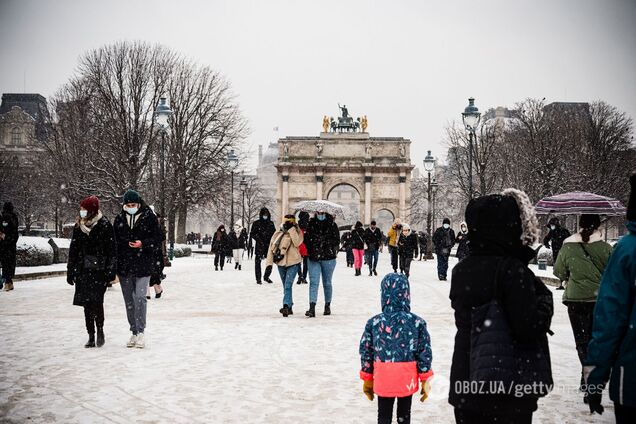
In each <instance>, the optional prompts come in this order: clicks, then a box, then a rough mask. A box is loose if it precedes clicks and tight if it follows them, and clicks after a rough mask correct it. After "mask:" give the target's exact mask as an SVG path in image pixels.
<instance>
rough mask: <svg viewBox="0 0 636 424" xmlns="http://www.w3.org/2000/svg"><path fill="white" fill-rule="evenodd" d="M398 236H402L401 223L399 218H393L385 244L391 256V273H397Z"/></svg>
mask: <svg viewBox="0 0 636 424" xmlns="http://www.w3.org/2000/svg"><path fill="white" fill-rule="evenodd" d="M400 234H402V221H401V220H400V218H395V220H394V221H393V225H391V228H390V229H389V231H387V233H386V235H387V238H388V242H387V244H388V245H389V255H391V267H392V268H393V272H397V270H398V265H399V264H398V251H397V244H398V239H399V238H400Z"/></svg>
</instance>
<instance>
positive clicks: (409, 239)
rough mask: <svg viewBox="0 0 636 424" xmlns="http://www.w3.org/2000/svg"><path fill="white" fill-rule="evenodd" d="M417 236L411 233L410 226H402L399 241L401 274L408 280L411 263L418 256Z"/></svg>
mask: <svg viewBox="0 0 636 424" xmlns="http://www.w3.org/2000/svg"><path fill="white" fill-rule="evenodd" d="M418 244H419V243H418V241H417V234H415V233H413V232H412V231H411V226H410V225H409V224H406V223H404V224H402V235H401V236H400V238H399V239H398V245H397V249H398V256H399V260H400V272H402V274H404V275H406V278H407V279H408V278H409V276H410V275H411V261H413V258H414V257H416V256H417V253H418V252H417V248H418Z"/></svg>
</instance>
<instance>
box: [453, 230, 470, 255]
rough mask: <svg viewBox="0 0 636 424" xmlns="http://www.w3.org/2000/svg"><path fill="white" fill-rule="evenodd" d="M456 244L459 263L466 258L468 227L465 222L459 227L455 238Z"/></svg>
mask: <svg viewBox="0 0 636 424" xmlns="http://www.w3.org/2000/svg"><path fill="white" fill-rule="evenodd" d="M455 243H457V260H459V261H461V260H462V259H464V258H465V257H466V256H468V227H467V226H466V223H465V222H462V223H461V224H460V225H459V233H457V237H455Z"/></svg>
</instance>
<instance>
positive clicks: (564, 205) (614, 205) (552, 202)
mask: <svg viewBox="0 0 636 424" xmlns="http://www.w3.org/2000/svg"><path fill="white" fill-rule="evenodd" d="M535 210H536V212H537V214H539V215H550V214H553V215H582V214H597V215H607V216H622V215H625V213H626V212H627V209H626V208H625V206H623V205H622V204H621V202H620V201H619V200H616V199H612V198H611V197H605V196H600V195H598V194H594V193H586V192H583V191H573V192H571V193H563V194H557V195H556V196H550V197H546V198H544V199H541V200H540V201H539V202H538V203H537V205H536V206H535Z"/></svg>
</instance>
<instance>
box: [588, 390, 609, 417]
mask: <svg viewBox="0 0 636 424" xmlns="http://www.w3.org/2000/svg"><path fill="white" fill-rule="evenodd" d="M602 398H603V394H602V393H594V394H591V393H590V394H588V395H587V406H589V407H590V414H593V413H595V412H596V413H597V414H599V415H603V412H604V411H605V408H603V405H601V400H602Z"/></svg>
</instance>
